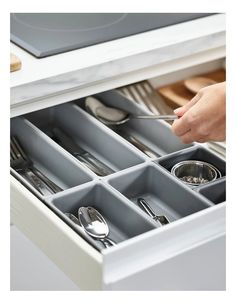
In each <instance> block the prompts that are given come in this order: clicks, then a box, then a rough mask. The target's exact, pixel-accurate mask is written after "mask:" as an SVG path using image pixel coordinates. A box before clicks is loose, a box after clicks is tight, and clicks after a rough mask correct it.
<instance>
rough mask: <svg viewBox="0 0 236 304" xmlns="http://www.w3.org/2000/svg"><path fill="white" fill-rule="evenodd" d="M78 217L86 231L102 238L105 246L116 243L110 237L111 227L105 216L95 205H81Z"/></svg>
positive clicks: (99, 238)
mask: <svg viewBox="0 0 236 304" xmlns="http://www.w3.org/2000/svg"><path fill="white" fill-rule="evenodd" d="M78 218H79V221H80V224H81V226H82V228H83V229H84V230H85V232H86V233H87V234H88V235H90V236H92V237H93V238H95V239H98V240H100V241H101V242H102V243H103V245H104V247H106V248H109V247H111V246H114V245H116V243H115V242H114V241H112V240H111V239H109V238H108V237H107V236H108V234H109V227H108V225H107V222H106V220H105V219H104V217H103V216H102V215H101V214H100V213H99V212H98V211H97V210H96V209H95V208H93V207H90V206H89V207H80V208H79V210H78Z"/></svg>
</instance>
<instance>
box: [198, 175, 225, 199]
mask: <svg viewBox="0 0 236 304" xmlns="http://www.w3.org/2000/svg"><path fill="white" fill-rule="evenodd" d="M197 191H198V192H199V193H200V194H202V195H203V196H205V197H206V198H207V199H209V200H210V201H212V202H213V203H214V204H220V203H223V202H225V201H226V178H225V177H223V178H220V179H218V180H216V181H214V182H212V183H211V184H210V185H204V186H201V187H199V188H198V189H197Z"/></svg>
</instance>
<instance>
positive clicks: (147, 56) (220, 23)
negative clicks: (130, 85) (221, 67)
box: [10, 14, 225, 107]
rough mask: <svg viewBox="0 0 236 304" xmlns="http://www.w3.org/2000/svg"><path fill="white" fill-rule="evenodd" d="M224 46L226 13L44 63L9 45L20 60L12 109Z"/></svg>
mask: <svg viewBox="0 0 236 304" xmlns="http://www.w3.org/2000/svg"><path fill="white" fill-rule="evenodd" d="M222 46H225V15H224V14H217V15H212V16H209V17H205V18H200V19H196V20H192V21H188V22H184V23H180V24H177V25H172V26H168V27H164V28H161V29H157V30H153V31H149V32H145V33H141V34H137V35H133V36H129V37H126V38H122V39H117V40H114V41H110V42H106V43H102V44H97V45H94V46H90V47H86V48H82V49H78V50H75V51H71V52H66V53H63V54H58V55H54V56H50V57H46V58H42V59H37V58H35V57H34V56H32V55H30V54H29V53H27V52H26V51H24V50H23V49H21V48H19V47H17V46H16V45H14V44H13V43H11V52H12V53H14V54H15V55H17V56H18V57H19V58H20V59H21V61H22V69H21V70H20V71H16V72H13V73H11V77H10V84H11V107H15V106H17V104H22V103H23V104H24V103H28V102H30V101H31V102H32V100H35V101H36V100H40V99H42V98H45V97H46V96H52V95H55V94H56V93H57V92H63V91H68V90H74V89H80V88H83V87H88V86H91V85H94V84H96V83H98V82H103V81H104V82H105V81H107V80H109V79H112V78H115V77H117V76H118V75H126V74H128V73H131V72H135V71H140V70H142V69H148V68H150V67H152V66H154V65H158V64H162V63H165V62H168V61H171V60H174V59H178V58H183V57H186V56H189V55H192V54H197V53H200V52H204V51H205V50H208V49H216V48H220V47H222Z"/></svg>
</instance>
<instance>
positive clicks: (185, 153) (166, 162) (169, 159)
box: [156, 145, 226, 184]
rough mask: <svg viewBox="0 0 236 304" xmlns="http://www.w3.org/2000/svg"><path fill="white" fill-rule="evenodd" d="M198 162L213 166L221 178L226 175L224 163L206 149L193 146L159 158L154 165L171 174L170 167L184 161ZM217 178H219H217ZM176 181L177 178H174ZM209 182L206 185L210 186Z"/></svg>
mask: <svg viewBox="0 0 236 304" xmlns="http://www.w3.org/2000/svg"><path fill="white" fill-rule="evenodd" d="M190 159H191V160H200V161H205V162H208V163H210V164H212V165H213V166H215V167H216V168H217V169H218V170H219V171H220V172H221V174H222V177H223V176H225V175H226V164H225V161H224V160H223V159H222V158H220V157H218V156H217V155H215V154H213V153H211V152H210V151H208V150H207V149H205V148H203V147H201V146H200V145H199V146H197V145H195V146H194V147H191V148H187V149H184V150H181V151H178V152H174V153H171V154H170V155H166V156H163V157H161V158H159V159H158V160H157V161H156V163H157V164H159V165H160V166H161V167H163V168H164V169H166V170H167V171H169V172H171V169H172V167H173V166H174V165H175V164H177V163H179V162H181V161H184V160H190ZM218 177H219V176H218ZM175 178H176V179H178V178H177V177H175ZM210 183H212V182H209V183H207V184H210Z"/></svg>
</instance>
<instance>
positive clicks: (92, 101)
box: [85, 97, 160, 158]
mask: <svg viewBox="0 0 236 304" xmlns="http://www.w3.org/2000/svg"><path fill="white" fill-rule="evenodd" d="M85 106H86V109H87V111H88V112H89V113H91V114H92V115H93V116H95V117H96V118H97V119H98V120H99V121H101V122H102V123H103V124H105V125H107V126H108V127H109V128H111V129H112V130H113V131H114V132H116V133H117V134H119V135H120V136H122V137H123V138H125V139H126V140H127V141H128V142H130V143H131V144H133V145H134V146H136V147H137V148H138V149H139V150H141V151H142V152H144V153H145V154H146V155H148V156H149V157H153V158H156V157H159V156H160V155H159V154H157V153H155V152H153V151H152V150H151V149H150V148H149V147H148V146H146V145H145V144H143V143H142V142H141V141H140V140H138V139H137V138H136V137H134V136H133V135H130V134H128V133H127V132H125V131H124V130H121V129H120V128H118V127H119V125H122V124H123V123H125V122H126V121H127V115H129V114H128V113H127V112H125V111H123V110H120V109H116V108H111V107H107V106H105V105H104V104H103V103H101V102H100V100H98V99H97V98H94V97H87V98H86V101H85ZM99 109H100V110H102V111H103V113H102V114H103V115H102V116H103V117H101V115H99V113H97V110H99ZM104 113H105V115H106V116H108V117H109V115H112V116H113V117H114V115H115V117H116V119H117V118H118V119H121V120H120V121H118V122H116V123H114V121H113V122H109V121H108V120H107V119H104Z"/></svg>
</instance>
